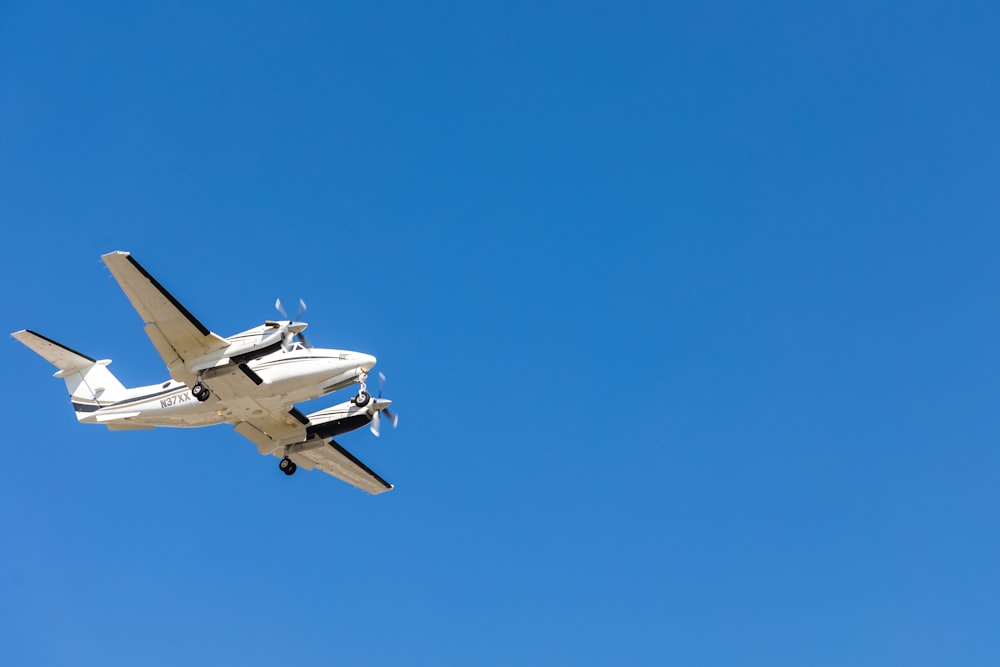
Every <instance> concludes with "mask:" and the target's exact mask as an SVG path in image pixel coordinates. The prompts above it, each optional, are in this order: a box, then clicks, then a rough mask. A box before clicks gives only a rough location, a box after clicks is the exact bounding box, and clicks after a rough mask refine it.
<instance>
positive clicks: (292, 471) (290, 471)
mask: <svg viewBox="0 0 1000 667" xmlns="http://www.w3.org/2000/svg"><path fill="white" fill-rule="evenodd" d="M298 469H299V467H298V466H297V465H295V462H294V461H293V462H292V465H290V466H288V470H286V471H285V474H286V475H288V476H289V477H291V476H292V475H294V474H295V471H296V470H298Z"/></svg>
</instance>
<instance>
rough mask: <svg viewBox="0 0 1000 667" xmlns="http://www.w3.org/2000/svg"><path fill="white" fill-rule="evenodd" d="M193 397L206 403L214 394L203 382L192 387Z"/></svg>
mask: <svg viewBox="0 0 1000 667" xmlns="http://www.w3.org/2000/svg"><path fill="white" fill-rule="evenodd" d="M191 395H192V396H194V397H195V398H197V399H198V400H199V401H201V402H202V403H204V402H205V401H207V400H208V397H209V396H211V395H212V392H210V391H209V390H208V387H206V386H205V385H203V384H202V383H201V382H198V383H197V384H195V386H193V387H191Z"/></svg>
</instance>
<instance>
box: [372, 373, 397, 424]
mask: <svg viewBox="0 0 1000 667" xmlns="http://www.w3.org/2000/svg"><path fill="white" fill-rule="evenodd" d="M383 387H385V375H383V374H382V373H381V372H379V374H378V398H376V399H375V401H374V403H375V414H373V415H372V423H371V426H369V427H368V428H370V429H371V432H372V435H374V436H375V437H376V438H377V437H379V434H380V433H381V430H382V417H381V414H382V413H383V412H384V413H385V416H386V417H388V418H389V422H390V423H391V424H392V427H393V428H396V426H397V425H398V424H399V415H397V414H396V413H395V412H393V411H392V410H390V409H389V404H390V403H392V401H390V400H389V399H387V398H382V388H383Z"/></svg>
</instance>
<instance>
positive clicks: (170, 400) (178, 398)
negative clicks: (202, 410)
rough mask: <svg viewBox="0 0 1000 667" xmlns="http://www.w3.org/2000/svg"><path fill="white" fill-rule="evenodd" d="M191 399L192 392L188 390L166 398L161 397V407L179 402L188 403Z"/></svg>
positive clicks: (167, 406)
mask: <svg viewBox="0 0 1000 667" xmlns="http://www.w3.org/2000/svg"><path fill="white" fill-rule="evenodd" d="M190 400H191V394H189V393H188V392H186V391H182V392H180V393H178V394H174V395H173V396H167V397H166V398H161V399H160V407H161V408H169V407H170V406H172V405H177V404H178V403H187V402H188V401H190Z"/></svg>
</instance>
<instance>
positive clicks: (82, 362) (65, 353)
mask: <svg viewBox="0 0 1000 667" xmlns="http://www.w3.org/2000/svg"><path fill="white" fill-rule="evenodd" d="M11 336H13V337H14V338H16V339H17V340H19V341H20V342H22V343H24V345H26V346H27V347H28V348H30V349H31V350H32V351H34V352H35V353H36V354H38V356H40V357H42V358H43V359H45V360H46V361H47V362H49V363H50V364H52V365H53V366H55V367H56V368H58V369H59V370H61V371H64V372H74V371H79V370H82V369H84V368H89V367H91V366H93V365H94V364H96V363H97V361H96V360H94V359H91V358H90V357H88V356H87V355H85V354H80V353H79V352H77V351H76V350H71V349H70V348H68V347H66V346H65V345H61V344H59V343H57V342H55V341H54V340H52V339H51V338H46V337H45V336H43V335H41V334H38V333H35V332H34V331H30V330H28V329H24V330H22V331H15V332H14V333H12V334H11Z"/></svg>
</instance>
